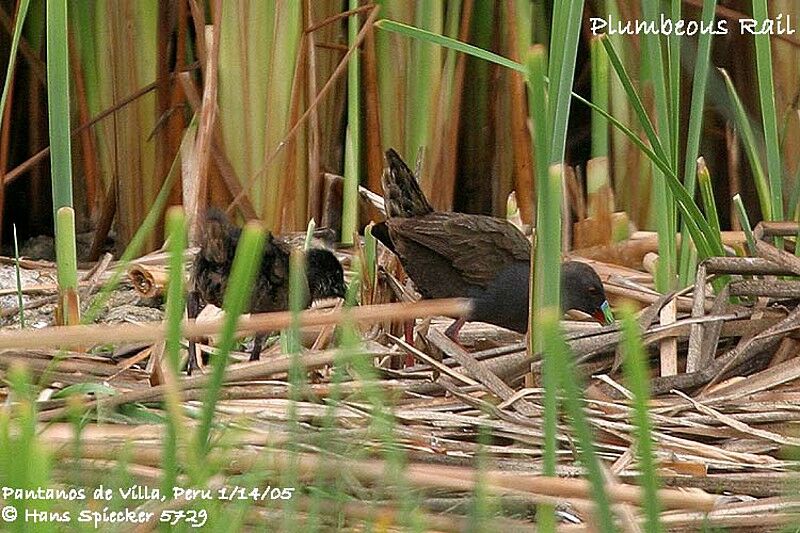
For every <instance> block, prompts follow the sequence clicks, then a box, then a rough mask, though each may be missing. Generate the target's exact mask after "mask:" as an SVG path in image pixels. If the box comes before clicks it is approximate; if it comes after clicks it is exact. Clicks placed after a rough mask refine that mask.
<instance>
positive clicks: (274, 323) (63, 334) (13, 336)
mask: <svg viewBox="0 0 800 533" xmlns="http://www.w3.org/2000/svg"><path fill="white" fill-rule="evenodd" d="M469 311H470V304H469V302H468V301H467V300H464V299H456V298H454V299H443V300H424V301H420V302H414V303H392V304H381V305H371V306H364V307H359V308H356V309H350V310H347V309H340V310H337V311H327V310H317V309H311V310H308V311H303V312H302V313H300V315H299V321H300V327H303V326H325V325H328V324H339V323H341V322H343V321H345V320H352V321H354V322H366V323H373V322H379V321H381V320H396V321H402V320H410V319H413V318H417V317H421V316H430V315H445V316H452V317H460V316H465V315H467V314H468V313H469ZM223 320H224V319H222V318H221V319H217V320H213V321H209V322H201V323H198V322H195V320H187V321H185V323H184V326H183V332H184V335H185V336H186V337H202V336H208V335H216V334H217V333H219V331H220V329H221V327H222V322H223ZM291 324H292V313H290V312H288V311H282V312H279V313H262V314H257V315H251V316H250V317H240V319H239V323H238V325H237V327H236V334H237V335H252V334H254V333H256V332H259V331H276V330H280V329H284V328H287V327H289V326H290V325H291ZM165 338H166V324H165V323H164V322H155V323H150V324H146V325H133V324H124V325H120V326H109V325H107V324H91V325H81V326H55V327H52V328H43V329H40V330H38V331H37V332H36V335H31V333H30V332H29V331H5V332H2V333H0V349H5V348H28V349H30V348H45V347H61V348H66V347H69V346H79V345H87V344H93V343H101V342H102V343H105V342H108V341H109V339H113V340H114V342H116V343H125V342H151V341H152V342H156V341H161V340H164V339H165Z"/></svg>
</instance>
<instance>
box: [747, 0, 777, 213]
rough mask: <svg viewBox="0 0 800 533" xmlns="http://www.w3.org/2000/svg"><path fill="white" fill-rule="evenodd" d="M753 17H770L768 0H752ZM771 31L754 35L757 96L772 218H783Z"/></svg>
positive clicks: (759, 18) (758, 18)
mask: <svg viewBox="0 0 800 533" xmlns="http://www.w3.org/2000/svg"><path fill="white" fill-rule="evenodd" d="M753 18H754V19H756V20H767V19H769V13H768V11H767V0H753ZM770 38H771V36H770V35H769V33H766V32H764V33H759V34H758V35H756V36H755V37H754V39H755V44H756V74H757V75H758V96H759V100H760V102H761V121H762V124H763V126H764V143H765V144H766V148H767V171H768V176H769V188H770V200H771V202H770V203H771V207H772V220H783V189H782V186H783V166H782V165H781V153H780V146H781V144H780V139H779V138H778V121H777V113H776V110H775V83H774V81H773V77H772V46H771V44H770Z"/></svg>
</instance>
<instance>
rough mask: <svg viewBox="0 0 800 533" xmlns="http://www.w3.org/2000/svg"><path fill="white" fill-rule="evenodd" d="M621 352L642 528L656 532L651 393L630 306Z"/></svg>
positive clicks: (657, 509)
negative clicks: (640, 491) (628, 395)
mask: <svg viewBox="0 0 800 533" xmlns="http://www.w3.org/2000/svg"><path fill="white" fill-rule="evenodd" d="M622 352H623V354H624V356H625V359H624V361H625V364H624V372H625V380H626V384H627V386H628V389H629V390H630V391H631V392H632V393H633V422H634V426H635V428H636V429H635V438H636V457H637V459H638V460H639V471H640V476H639V477H640V484H641V486H642V488H643V489H644V498H643V503H644V505H643V506H644V512H645V520H646V521H645V531H647V532H648V533H658V532H660V531H661V530H662V528H661V524H660V521H659V512H660V506H659V502H658V477H657V475H656V464H655V459H654V455H653V440H652V424H651V423H650V417H649V411H648V409H649V407H648V405H649V401H650V392H649V386H648V368H647V359H646V357H645V354H644V349H643V347H642V339H641V332H640V331H639V325H638V323H637V322H636V318H635V316H634V313H633V311H632V310H631V309H630V308H627V307H626V308H623V309H622Z"/></svg>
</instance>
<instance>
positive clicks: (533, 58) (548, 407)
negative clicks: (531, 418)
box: [527, 45, 561, 532]
mask: <svg viewBox="0 0 800 533" xmlns="http://www.w3.org/2000/svg"><path fill="white" fill-rule="evenodd" d="M527 65H528V75H527V82H528V113H529V114H530V116H531V118H532V119H533V136H532V140H533V146H534V150H533V151H534V164H535V166H534V178H535V180H536V181H535V183H536V187H537V189H538V191H539V197H538V199H537V201H538V208H537V227H539V228H543V227H544V226H543V225H540V224H541V220H542V219H543V218H548V215H550V214H551V213H550V212H551V211H553V209H550V211H548V212H546V213H544V212H543V210H542V208H543V207H544V208H545V211H547V207H548V205H547V204H548V203H549V202H548V201H547V199H546V198H550V196H549V195H551V194H552V193H553V191H552V188H551V187H549V179H548V165H547V157H546V154H547V150H548V120H547V93H546V89H545V72H546V70H547V67H546V56H545V49H544V46H542V45H534V46H532V47H531V48H530V50H529V52H528V56H527ZM556 188H557V187H556ZM545 195H548V196H545ZM560 204H561V202H560V201H559V200H557V201H556V202H555V203H550V206H549V207H551V208H555V212H556V213H558V206H559V205H560ZM555 232H556V235H555V239H557V241H556V258H560V255H561V253H560V249H559V247H560V245H559V244H558V241H560V238H561V232H560V231H559V228H556V231H555ZM538 242H539V232H538V231H537V238H536V240H535V243H534V246H533V247H531V254H532V255H533V256H532V257H531V264H532V265H534V264H536V263H537V262H538V260H539V258H540V257H543V254H540V253H537V252H538V251H540V250H537V248H538V247H537V245H536V243H538ZM547 242H548V243H549V244H550V245H552V243H553V241H552V240H548V241H547ZM559 271H560V270H559V269H558V267H557V270H556V271H555V272H556V273H558V272H559ZM552 274H553V272H549V271H548V270H547V269H544V268H541V269H540V268H538V265H537V268H532V269H531V283H530V287H531V289H530V291H531V292H530V295H529V298H530V309H531V312H530V313H529V326H528V331H529V332H530V334H529V336H528V340H529V342H530V347H529V349H530V352H531V353H536V352H541V346H542V344H543V342H544V341H543V336H542V335H540V334H537V333H536V332H537V331H540V330H538V329H537V324H538V323H539V318H540V314H539V313H540V311H541V310H542V307H543V304H542V299H543V297H542V292H543V291H542V287H546V286H547V283H556V285H558V284H559V283H560V281H561V280H560V276H558V277H557V278H556V279H555V280H554V279H553V277H554V276H553V275H552ZM545 277H547V279H544V278H545ZM556 297H558V294H556ZM556 305H558V301H557V300H556ZM542 357H543V358H544V359H543V366H542V380H543V383H544V400H543V401H544V428H543V429H544V449H543V451H542V456H543V462H544V464H543V474H544V475H546V476H555V475H556V448H557V445H558V442H557V436H558V435H557V434H558V425H557V420H558V412H557V410H558V405H557V394H558V370H557V368H556V366H557V365H558V361H556V360H555V359H554V358H552V357H550V355H548V354H546V353H545V354H543V356H542ZM537 521H538V525H539V528H540V529H541V530H542V531H545V532H550V531H555V524H556V518H555V509H554V507H553V506H551V505H540V506H539V508H538V511H537Z"/></svg>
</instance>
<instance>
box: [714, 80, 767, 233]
mask: <svg viewBox="0 0 800 533" xmlns="http://www.w3.org/2000/svg"><path fill="white" fill-rule="evenodd" d="M719 71H720V73H721V74H722V78H723V79H724V80H725V87H726V88H727V89H728V96H729V97H730V99H731V102H732V104H733V117H734V120H735V121H736V128H737V129H738V130H739V135H741V137H742V144H743V145H744V151H745V154H746V155H747V160H748V162H749V163H750V170H751V171H752V172H753V181H754V183H755V186H756V192H757V193H758V202H759V203H758V205H759V206H760V207H761V215H762V216H763V217H764V219H765V220H773V218H772V202H771V200H770V188H769V183H767V175H766V173H765V172H764V165H763V164H762V162H761V155H760V153H759V148H758V143H757V142H756V135H755V132H754V131H753V127H752V125H751V123H750V117H749V116H748V115H747V112H746V111H745V109H744V105H743V104H742V100H741V99H740V98H739V93H737V92H736V88H735V87H734V86H733V80H731V77H730V75H729V74H728V72H727V71H726V70H725V69H719Z"/></svg>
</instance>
